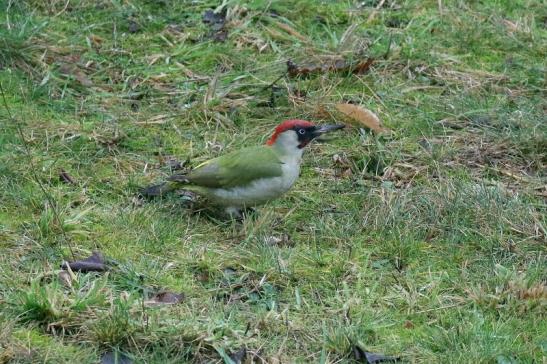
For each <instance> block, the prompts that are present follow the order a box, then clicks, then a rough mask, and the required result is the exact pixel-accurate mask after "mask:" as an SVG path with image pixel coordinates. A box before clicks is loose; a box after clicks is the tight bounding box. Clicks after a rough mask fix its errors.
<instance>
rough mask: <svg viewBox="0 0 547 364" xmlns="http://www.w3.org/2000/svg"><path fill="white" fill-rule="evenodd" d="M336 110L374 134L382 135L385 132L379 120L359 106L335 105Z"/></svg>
mask: <svg viewBox="0 0 547 364" xmlns="http://www.w3.org/2000/svg"><path fill="white" fill-rule="evenodd" d="M336 109H338V111H340V112H341V113H343V114H345V115H346V116H348V117H349V118H350V119H352V120H354V121H357V122H359V123H360V124H361V126H365V127H367V128H369V129H371V130H372V131H374V132H375V133H382V132H384V131H386V130H387V129H386V128H384V127H383V126H382V123H381V122H380V119H379V118H378V116H376V114H375V113H373V112H372V111H370V110H368V109H365V108H363V107H361V106H359V105H353V104H336Z"/></svg>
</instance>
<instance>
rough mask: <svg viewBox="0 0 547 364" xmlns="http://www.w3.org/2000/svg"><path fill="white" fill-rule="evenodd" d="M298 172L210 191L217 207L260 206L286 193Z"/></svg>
mask: <svg viewBox="0 0 547 364" xmlns="http://www.w3.org/2000/svg"><path fill="white" fill-rule="evenodd" d="M298 174H299V170H294V169H291V170H290V171H287V170H285V169H284V170H283V175H282V176H280V177H271V178H261V179H258V180H256V181H253V182H251V183H249V184H248V185H246V186H243V187H234V188H226V189H225V188H218V189H213V190H211V191H210V194H212V195H213V196H212V197H213V199H214V200H215V202H216V203H217V204H219V205H223V206H234V207H252V206H257V205H262V204H264V203H266V202H268V201H270V200H273V199H275V198H277V197H279V196H281V195H283V194H284V193H285V192H287V191H288V190H289V189H290V188H291V187H292V185H293V184H294V182H295V181H296V179H297V178H298Z"/></svg>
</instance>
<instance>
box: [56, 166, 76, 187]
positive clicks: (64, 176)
mask: <svg viewBox="0 0 547 364" xmlns="http://www.w3.org/2000/svg"><path fill="white" fill-rule="evenodd" d="M59 180H60V181H61V182H64V183H68V184H71V185H75V184H76V181H74V178H72V177H71V176H70V175H69V174H68V173H67V172H66V171H65V170H64V169H61V172H59Z"/></svg>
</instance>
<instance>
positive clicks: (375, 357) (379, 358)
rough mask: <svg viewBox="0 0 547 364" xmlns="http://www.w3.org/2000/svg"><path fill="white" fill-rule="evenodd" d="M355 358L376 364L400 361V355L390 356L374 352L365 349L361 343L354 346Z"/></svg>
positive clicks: (368, 363) (367, 363)
mask: <svg viewBox="0 0 547 364" xmlns="http://www.w3.org/2000/svg"><path fill="white" fill-rule="evenodd" d="M352 351H353V358H354V359H355V360H356V361H357V362H359V363H366V364H376V363H395V362H400V361H401V358H400V357H398V356H389V355H384V354H378V353H372V352H370V351H366V350H364V349H363V348H362V347H361V346H359V345H354V346H353V348H352Z"/></svg>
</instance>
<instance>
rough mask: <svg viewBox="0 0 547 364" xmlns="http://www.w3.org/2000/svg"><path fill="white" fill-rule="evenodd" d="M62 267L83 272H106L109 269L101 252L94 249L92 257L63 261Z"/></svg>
mask: <svg viewBox="0 0 547 364" xmlns="http://www.w3.org/2000/svg"><path fill="white" fill-rule="evenodd" d="M61 268H62V269H64V270H69V269H70V270H72V271H76V272H81V273H87V272H105V271H107V270H108V269H109V267H108V265H107V263H106V262H105V259H104V257H103V255H102V253H101V252H98V251H94V252H93V253H92V254H91V256H90V257H88V258H85V259H81V260H76V261H73V262H63V264H61Z"/></svg>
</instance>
